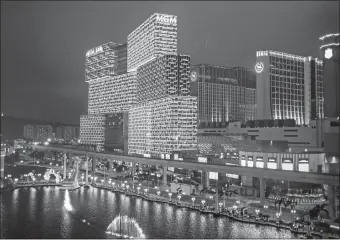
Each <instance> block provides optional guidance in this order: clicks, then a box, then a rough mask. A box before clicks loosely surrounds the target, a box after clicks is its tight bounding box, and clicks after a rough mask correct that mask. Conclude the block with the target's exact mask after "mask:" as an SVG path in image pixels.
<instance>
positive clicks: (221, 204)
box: [218, 202, 223, 213]
mask: <svg viewBox="0 0 340 240" xmlns="http://www.w3.org/2000/svg"><path fill="white" fill-rule="evenodd" d="M218 205H219V207H220V213H221V212H222V206H223V203H221V202H220V203H218Z"/></svg>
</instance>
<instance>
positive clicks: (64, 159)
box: [63, 153, 67, 180]
mask: <svg viewBox="0 0 340 240" xmlns="http://www.w3.org/2000/svg"><path fill="white" fill-rule="evenodd" d="M63 161H64V169H63V170H64V173H63V180H65V179H66V173H67V171H66V170H67V165H66V163H67V156H66V153H64V156H63Z"/></svg>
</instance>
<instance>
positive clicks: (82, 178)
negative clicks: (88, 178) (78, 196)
mask: <svg viewBox="0 0 340 240" xmlns="http://www.w3.org/2000/svg"><path fill="white" fill-rule="evenodd" d="M80 178H81V181H82V183H83V184H84V176H81V177H80Z"/></svg>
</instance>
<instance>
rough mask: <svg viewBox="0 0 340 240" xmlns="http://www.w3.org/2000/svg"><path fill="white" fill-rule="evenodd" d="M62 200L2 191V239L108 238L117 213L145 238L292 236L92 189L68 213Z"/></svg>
mask: <svg viewBox="0 0 340 240" xmlns="http://www.w3.org/2000/svg"><path fill="white" fill-rule="evenodd" d="M64 197H65V191H61V190H60V189H59V188H58V187H39V188H22V189H15V190H13V191H9V192H3V193H1V221H2V226H1V238H107V235H106V234H105V230H106V228H107V227H108V226H109V224H110V223H111V222H112V220H113V219H114V218H115V217H117V216H118V215H119V213H120V212H121V213H122V214H125V215H127V216H129V217H130V218H134V219H136V221H137V223H138V224H139V226H140V227H141V228H142V230H143V233H144V235H145V236H146V238H294V237H295V235H294V234H292V233H291V232H290V231H289V230H282V229H281V230H277V229H276V228H273V227H265V226H255V225H252V224H244V223H240V222H236V221H230V220H228V219H227V218H216V217H213V216H212V215H206V214H200V213H199V212H197V211H192V210H188V209H184V208H176V207H175V206H170V205H168V204H162V203H156V202H148V201H146V200H143V199H141V198H135V197H130V196H125V195H124V194H120V193H112V192H109V191H107V190H102V189H97V188H93V187H91V188H90V189H84V188H81V189H79V190H76V191H73V192H70V199H71V204H72V207H73V208H74V211H73V212H72V213H70V212H68V211H67V210H66V209H65V208H64V207H63V205H64ZM83 219H85V220H86V221H87V222H89V223H90V225H87V224H85V223H84V222H83ZM18 229H20V231H18Z"/></svg>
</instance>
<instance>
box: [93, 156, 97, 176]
mask: <svg viewBox="0 0 340 240" xmlns="http://www.w3.org/2000/svg"><path fill="white" fill-rule="evenodd" d="M96 164H97V159H96V158H95V157H93V158H92V176H93V177H95V175H96Z"/></svg>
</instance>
